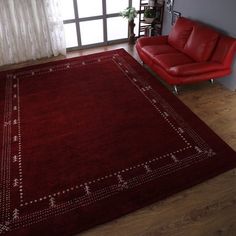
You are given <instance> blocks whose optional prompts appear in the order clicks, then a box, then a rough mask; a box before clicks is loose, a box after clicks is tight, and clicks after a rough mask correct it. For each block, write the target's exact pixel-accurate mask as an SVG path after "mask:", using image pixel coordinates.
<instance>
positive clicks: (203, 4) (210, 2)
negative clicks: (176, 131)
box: [163, 0, 236, 90]
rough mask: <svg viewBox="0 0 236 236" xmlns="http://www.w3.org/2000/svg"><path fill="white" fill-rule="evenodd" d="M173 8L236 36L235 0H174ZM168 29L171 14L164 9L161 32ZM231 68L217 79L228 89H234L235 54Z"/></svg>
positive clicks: (235, 76)
mask: <svg viewBox="0 0 236 236" xmlns="http://www.w3.org/2000/svg"><path fill="white" fill-rule="evenodd" d="M174 10H175V11H178V12H181V15H182V16H185V17H188V18H190V19H193V20H197V21H200V22H203V23H205V24H208V25H210V26H212V27H214V28H215V29H217V30H218V31H220V32H223V33H225V34H227V35H230V36H232V37H235V38H236V0H175V2H174ZM170 29H171V14H170V13H168V12H167V11H166V9H165V14H164V25H163V34H168V33H169V31H170ZM232 69H233V73H232V74H231V75H230V76H227V77H225V78H222V79H218V80H217V81H219V82H221V83H222V84H223V85H224V86H226V87H227V88H229V89H230V90H236V56H235V58H234V63H233V68H232Z"/></svg>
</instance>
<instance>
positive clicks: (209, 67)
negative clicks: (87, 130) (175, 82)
mask: <svg viewBox="0 0 236 236" xmlns="http://www.w3.org/2000/svg"><path fill="white" fill-rule="evenodd" d="M224 69H227V68H225V66H224V65H223V64H221V63H217V62H196V63H190V64H185V65H178V66H173V67H171V68H169V70H168V72H169V73H170V74H172V75H176V76H189V75H197V74H203V73H208V72H212V71H219V70H224Z"/></svg>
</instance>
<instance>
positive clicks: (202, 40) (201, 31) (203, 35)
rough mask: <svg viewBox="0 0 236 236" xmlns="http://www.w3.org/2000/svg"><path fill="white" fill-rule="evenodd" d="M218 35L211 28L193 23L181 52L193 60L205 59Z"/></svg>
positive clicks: (208, 56) (210, 52) (207, 57)
mask: <svg viewBox="0 0 236 236" xmlns="http://www.w3.org/2000/svg"><path fill="white" fill-rule="evenodd" d="M218 37H219V33H218V32H216V31H214V30H213V29H211V28H208V27H206V26H203V25H200V24H195V26H194V27H193V31H192V33H191V35H190V36H189V39H188V41H187V42H186V44H185V46H184V51H183V52H184V53H186V54H187V55H188V56H190V57H191V58H193V59H194V60H195V61H198V62H200V61H207V60H208V59H209V58H210V56H211V55H212V52H213V50H214V49H215V46H216V43H217V40H218Z"/></svg>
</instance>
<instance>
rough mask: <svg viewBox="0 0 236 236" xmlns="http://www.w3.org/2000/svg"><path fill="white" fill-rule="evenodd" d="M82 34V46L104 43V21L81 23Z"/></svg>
mask: <svg viewBox="0 0 236 236" xmlns="http://www.w3.org/2000/svg"><path fill="white" fill-rule="evenodd" d="M80 33H81V42H82V45H88V44H94V43H101V42H103V41H104V39H103V20H91V21H83V22H80Z"/></svg>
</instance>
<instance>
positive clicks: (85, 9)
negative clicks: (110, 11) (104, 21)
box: [77, 0, 102, 18]
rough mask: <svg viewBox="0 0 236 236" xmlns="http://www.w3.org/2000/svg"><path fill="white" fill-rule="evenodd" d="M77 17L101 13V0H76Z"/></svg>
mask: <svg viewBox="0 0 236 236" xmlns="http://www.w3.org/2000/svg"><path fill="white" fill-rule="evenodd" d="M77 3H78V11H79V18H83V17H89V16H100V15H102V0H92V1H89V0H77Z"/></svg>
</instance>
